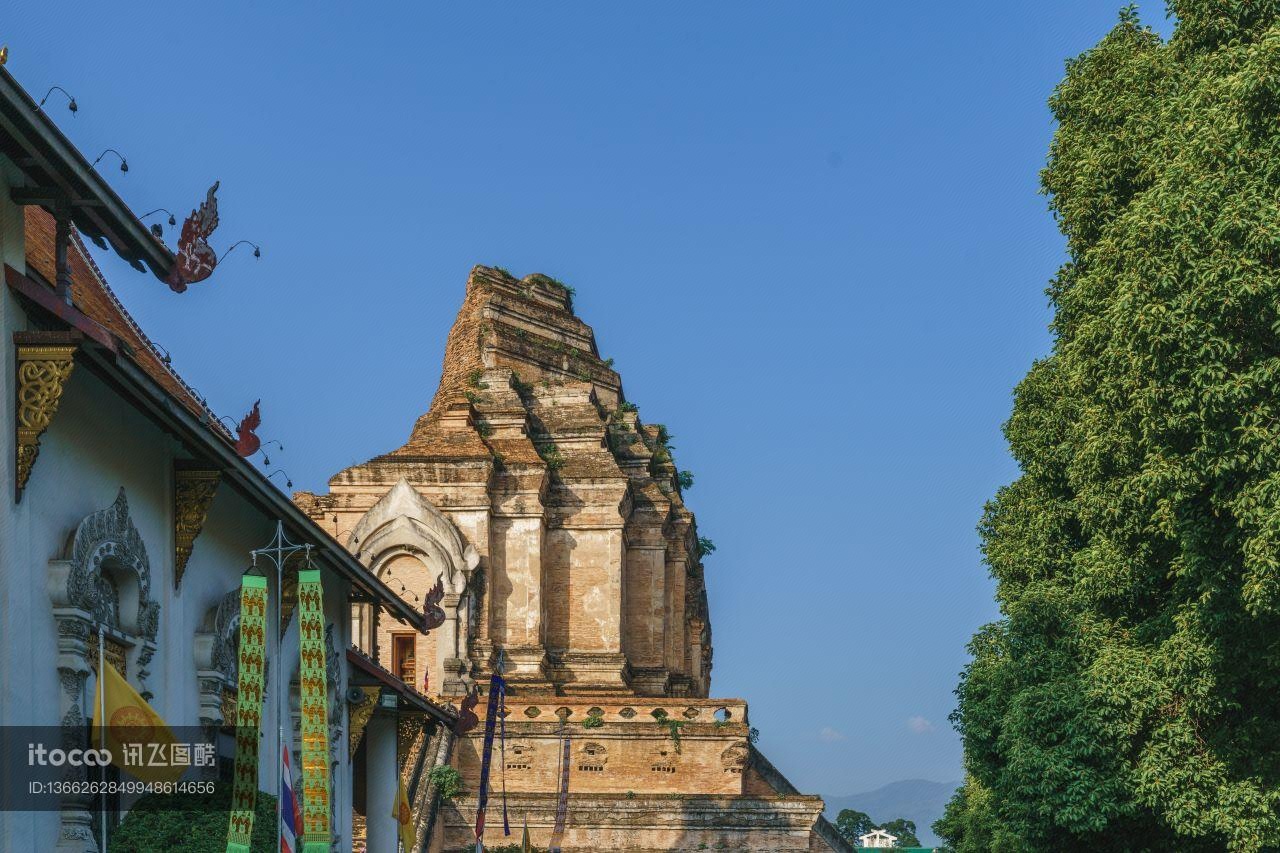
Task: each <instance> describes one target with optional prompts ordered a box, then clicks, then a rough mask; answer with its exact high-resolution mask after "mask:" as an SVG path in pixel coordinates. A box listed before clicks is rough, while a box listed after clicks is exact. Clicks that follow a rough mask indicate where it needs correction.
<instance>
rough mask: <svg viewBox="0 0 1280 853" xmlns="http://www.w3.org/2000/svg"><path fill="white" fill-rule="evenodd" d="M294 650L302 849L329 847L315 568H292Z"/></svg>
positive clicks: (325, 713) (318, 851) (324, 690)
mask: <svg viewBox="0 0 1280 853" xmlns="http://www.w3.org/2000/svg"><path fill="white" fill-rule="evenodd" d="M297 612H298V654H299V655H300V656H301V666H300V668H299V686H300V696H299V699H300V704H301V708H302V853H327V851H328V850H329V844H330V836H329V692H328V685H327V684H326V679H325V653H324V599H323V597H322V594H321V590H320V571H319V569H307V570H304V571H299V572H298V605H297Z"/></svg>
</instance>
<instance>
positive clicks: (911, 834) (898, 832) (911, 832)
mask: <svg viewBox="0 0 1280 853" xmlns="http://www.w3.org/2000/svg"><path fill="white" fill-rule="evenodd" d="M880 828H881V829H883V830H884V831H885V832H887V833H889V834H890V835H892V836H894V837H895V838H897V839H898V840H897V841H896V842H894V843H895V844H896V845H897V846H899V847H919V846H920V838H919V837H918V836H917V835H916V822H915V821H914V820H907V819H906V818H905V817H900V818H895V819H894V820H891V821H889V822H888V823H886V824H885V825H884V826H882V827H880Z"/></svg>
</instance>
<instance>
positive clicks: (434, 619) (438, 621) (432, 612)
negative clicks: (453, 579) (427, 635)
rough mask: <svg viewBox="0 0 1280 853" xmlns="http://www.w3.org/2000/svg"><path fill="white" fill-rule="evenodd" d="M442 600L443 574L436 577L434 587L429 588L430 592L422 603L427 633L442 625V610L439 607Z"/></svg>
mask: <svg viewBox="0 0 1280 853" xmlns="http://www.w3.org/2000/svg"><path fill="white" fill-rule="evenodd" d="M443 598H444V574H440V575H438V576H437V577H436V585H435V586H433V587H431V591H430V592H428V593H427V598H426V600H425V601H424V602H423V603H422V610H423V612H424V613H425V615H426V622H427V630H428V631H434V630H435V629H436V628H439V627H440V626H441V625H443V624H444V610H443V608H441V607H440V601H441V600H442V599H443Z"/></svg>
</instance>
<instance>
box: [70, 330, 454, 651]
mask: <svg viewBox="0 0 1280 853" xmlns="http://www.w3.org/2000/svg"><path fill="white" fill-rule="evenodd" d="M80 353H81V356H82V358H83V359H84V361H85V362H86V363H87V364H88V366H89V367H90V368H91V369H93V370H94V371H95V373H98V374H99V375H101V376H103V377H104V378H107V379H108V380H109V381H112V382H113V383H114V384H116V385H117V387H118V388H119V389H120V390H121V391H123V392H126V393H128V394H130V395H131V396H132V397H134V399H135V402H136V404H137V405H138V406H139V408H141V409H142V410H143V411H144V412H145V413H147V414H149V415H150V416H151V417H152V418H153V419H154V420H156V421H158V422H159V423H160V424H161V425H162V426H163V427H164V428H166V429H168V430H169V431H170V432H172V433H173V434H175V435H176V436H177V437H178V438H179V439H180V440H181V441H182V442H183V443H184V444H185V445H186V446H187V448H188V449H189V450H192V451H193V452H195V453H196V454H198V455H199V456H201V457H203V458H204V459H205V460H206V461H208V462H209V463H211V464H213V465H214V466H216V467H218V468H219V469H220V470H221V471H222V474H223V478H224V479H225V480H226V481H228V482H230V483H231V484H232V485H233V486H234V487H235V488H236V489H237V490H238V491H240V493H241V494H243V495H244V496H245V497H246V498H247V499H248V500H249V501H250V502H251V503H253V504H254V505H255V506H257V507H258V508H259V509H260V510H262V511H263V512H265V513H267V514H268V515H272V516H274V517H276V518H279V519H280V520H281V521H282V522H283V523H284V525H285V530H286V532H287V533H288V535H289V536H290V537H291V538H294V539H295V540H298V539H300V540H302V541H306V542H310V543H313V545H314V547H313V549H312V552H311V553H312V556H313V558H314V559H316V560H317V561H318V562H319V563H320V564H321V565H323V566H326V567H328V568H329V569H331V570H332V571H335V572H337V573H338V574H339V575H341V576H343V577H344V578H346V579H347V580H349V581H350V582H351V583H352V585H353V586H355V587H356V588H357V589H358V590H360V592H361V593H363V595H364V596H367V597H369V598H371V599H373V600H374V601H376V602H377V603H378V604H381V605H382V606H383V607H385V608H386V610H387V613H388V614H389V615H390V616H392V617H394V618H396V619H399V620H401V621H403V622H405V623H407V624H409V625H410V626H411V627H413V628H414V629H415V630H417V631H420V632H422V633H427V630H428V629H427V625H426V617H425V615H424V614H423V613H420V612H419V611H417V610H415V609H414V608H413V607H411V606H410V605H409V604H408V603H407V602H405V601H404V599H402V598H400V597H399V596H398V595H396V594H395V593H393V592H392V591H391V589H390V587H388V586H387V585H386V584H384V583H383V582H382V581H381V580H379V579H378V578H377V577H375V576H374V575H373V573H371V572H370V571H369V570H368V569H367V568H366V567H365V566H364V564H363V563H361V562H360V561H359V560H357V559H356V558H355V556H354V555H352V554H351V553H350V552H349V551H347V549H346V548H343V547H342V545H340V544H339V543H338V542H337V540H335V539H334V538H333V537H332V536H330V535H329V534H328V533H327V532H325V531H324V530H323V529H322V528H321V527H320V526H319V525H317V524H316V523H315V522H314V521H313V520H312V519H311V518H310V517H309V516H308V515H307V514H306V513H304V512H303V511H302V510H301V509H300V508H299V507H298V506H297V505H296V504H295V503H293V501H291V500H290V499H289V498H288V497H287V496H286V495H284V494H283V493H281V492H280V490H278V489H277V488H276V487H275V486H273V485H271V483H269V482H268V481H267V480H266V478H265V477H263V476H262V473H261V472H260V471H258V470H257V469H256V468H254V467H253V466H252V465H251V464H250V463H249V462H248V461H247V460H245V459H244V458H242V457H241V456H240V455H239V454H237V453H236V452H235V450H234V448H232V447H231V446H230V445H229V444H228V443H227V442H225V441H223V440H222V439H219V438H217V437H216V436H215V435H214V434H213V433H212V432H210V430H209V428H208V427H207V426H206V425H204V424H202V423H201V422H200V420H199V419H198V418H197V417H196V416H195V414H193V413H192V412H191V411H190V410H189V409H187V408H186V406H184V405H182V404H181V403H180V402H178V401H176V400H174V399H172V398H171V397H170V396H169V394H168V393H167V392H166V391H165V390H164V389H163V388H161V387H160V386H159V385H158V384H157V383H156V382H155V380H153V379H152V378H151V377H150V376H148V375H146V373H144V372H143V371H142V370H141V369H140V368H139V367H138V366H137V365H135V364H134V363H133V362H131V361H130V360H129V359H127V358H121V357H118V356H117V355H116V354H115V353H113V352H111V351H110V350H108V349H106V348H104V347H101V346H96V345H94V344H90V343H86V345H85V346H83V347H81V349H80Z"/></svg>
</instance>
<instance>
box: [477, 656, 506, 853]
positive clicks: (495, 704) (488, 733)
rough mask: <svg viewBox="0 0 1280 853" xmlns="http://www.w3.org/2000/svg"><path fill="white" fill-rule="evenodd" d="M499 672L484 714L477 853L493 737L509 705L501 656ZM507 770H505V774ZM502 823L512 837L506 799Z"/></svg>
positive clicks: (481, 845) (479, 851) (486, 803)
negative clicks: (508, 822)
mask: <svg viewBox="0 0 1280 853" xmlns="http://www.w3.org/2000/svg"><path fill="white" fill-rule="evenodd" d="M497 670H498V671H497V672H495V673H494V674H493V675H492V676H491V677H490V679H489V703H488V705H486V706H485V714H484V748H483V752H482V754H481V758H480V792H479V800H478V801H477V803H476V853H484V818H485V811H486V810H487V809H488V807H489V771H490V769H491V767H492V765H493V737H494V734H495V729H496V727H497V723H498V720H499V719H501V718H502V715H503V712H504V711H505V710H506V704H507V703H506V695H507V682H506V681H504V680H503V678H502V658H501V655H499V658H498V667H497ZM503 730H504V731H505V730H506V723H505V721H504V722H503ZM505 769H506V768H503V770H504V772H505ZM504 782H505V780H504ZM504 787H505V784H504ZM502 821H503V829H504V830H506V834H507V835H510V834H511V827H510V826H509V825H508V824H507V814H506V800H505V798H504V800H503V810H502Z"/></svg>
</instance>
